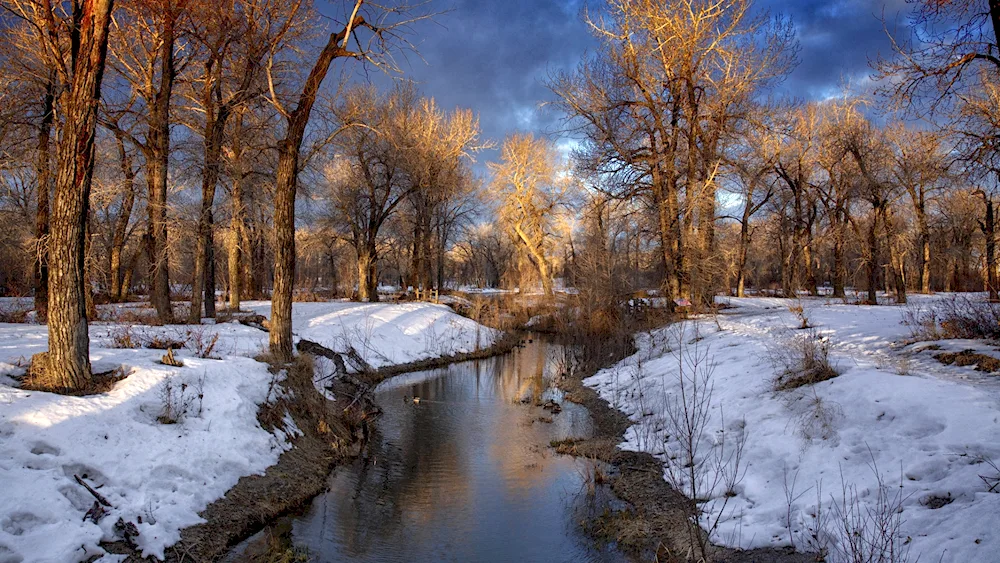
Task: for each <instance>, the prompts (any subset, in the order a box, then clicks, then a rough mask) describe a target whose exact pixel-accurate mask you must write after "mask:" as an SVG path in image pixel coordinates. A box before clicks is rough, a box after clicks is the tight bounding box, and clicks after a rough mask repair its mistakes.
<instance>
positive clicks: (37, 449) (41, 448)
mask: <svg viewBox="0 0 1000 563" xmlns="http://www.w3.org/2000/svg"><path fill="white" fill-rule="evenodd" d="M31 453H33V454H35V455H53V456H57V455H61V454H62V450H60V449H59V448H57V447H55V446H52V445H50V444H46V443H45V442H35V445H34V446H32V447H31Z"/></svg>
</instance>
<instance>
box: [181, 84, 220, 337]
mask: <svg viewBox="0 0 1000 563" xmlns="http://www.w3.org/2000/svg"><path fill="white" fill-rule="evenodd" d="M206 97H207V98H208V100H209V101H207V102H206V107H207V108H208V110H209V111H208V114H207V117H206V121H205V170H204V173H203V175H202V181H201V213H200V215H199V216H198V232H197V242H196V243H195V259H194V278H193V279H192V283H191V313H190V317H189V319H188V322H189V323H191V324H199V323H200V322H201V305H202V294H203V293H204V296H205V298H204V300H205V316H206V317H209V318H212V317H214V316H215V275H214V273H215V272H214V270H215V268H214V262H215V249H214V245H215V221H214V218H213V214H212V209H213V207H214V206H215V190H216V187H217V186H218V185H219V170H220V166H221V163H222V140H223V137H224V136H225V130H226V121H227V120H228V117H229V112H228V111H227V110H226V109H225V108H222V109H221V110H220V111H219V112H218V114H216V110H215V108H214V106H213V105H211V103H210V101H211V99H212V95H211V92H209V94H208V95H207V96H206ZM209 273H211V274H212V275H211V276H210V275H209Z"/></svg>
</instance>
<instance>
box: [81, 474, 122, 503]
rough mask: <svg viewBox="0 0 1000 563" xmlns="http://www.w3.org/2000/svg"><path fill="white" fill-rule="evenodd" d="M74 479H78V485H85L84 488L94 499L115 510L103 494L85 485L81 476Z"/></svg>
mask: <svg viewBox="0 0 1000 563" xmlns="http://www.w3.org/2000/svg"><path fill="white" fill-rule="evenodd" d="M73 478H74V479H76V482H77V483H80V484H81V485H83V487H84V488H85V489H87V491H89V492H90V494H92V495H94V498H96V499H97V502H99V503H101V504H103V505H104V506H107V507H108V508H114V507H112V506H111V503H110V502H108V499H106V498H104V497H103V496H101V493H99V492H97V491H95V490H94V488H93V487H91V486H90V485H88V484H87V483H85V482H84V480H83V479H81V478H80V476H79V475H73Z"/></svg>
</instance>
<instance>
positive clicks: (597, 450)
mask: <svg viewBox="0 0 1000 563" xmlns="http://www.w3.org/2000/svg"><path fill="white" fill-rule="evenodd" d="M613 363H614V362H613V361H610V360H608V361H607V362H605V364H606V365H613ZM596 372H597V368H591V369H588V370H584V371H581V372H579V373H575V374H572V375H567V376H565V377H563V378H562V379H561V380H560V382H559V386H560V388H562V389H563V391H564V392H565V393H566V396H565V397H566V399H567V400H569V401H573V402H575V403H577V404H580V405H583V406H585V407H586V408H587V409H588V410H589V411H590V414H591V417H592V418H593V421H594V435H593V437H592V438H590V439H587V440H567V441H563V442H560V443H556V444H553V445H554V446H555V448H556V451H557V452H559V453H563V454H569V455H575V456H583V457H588V458H592V459H597V460H600V461H603V462H605V463H608V464H609V465H611V467H612V469H613V471H611V476H610V484H611V490H612V492H613V493H614V494H615V496H616V497H618V498H619V499H621V500H623V501H625V502H627V503H628V504H629V505H630V507H629V508H628V509H626V510H620V511H605V513H604V514H602V515H600V516H599V517H597V518H596V519H593V520H592V521H590V522H588V523H586V526H587V529H588V532H589V533H591V534H593V535H594V536H595V537H597V538H598V539H602V540H611V541H616V542H617V543H618V545H619V546H621V547H622V548H623V549H624V550H626V551H627V552H629V553H630V554H631V555H633V556H634V557H635V558H636V559H638V560H640V561H657V562H665V561H677V562H683V561H688V560H690V557H691V555H692V554H693V553H697V552H698V549H697V547H696V543H697V536H694V535H693V534H694V533H696V532H695V531H694V529H693V527H692V526H690V525H689V522H691V518H692V515H693V514H694V509H695V506H694V503H693V502H692V501H691V500H690V499H688V498H687V497H685V496H684V495H682V494H681V493H679V492H678V491H676V490H674V489H673V488H672V487H671V486H670V485H669V484H668V483H667V481H666V480H665V479H664V478H663V475H664V467H663V463H662V462H661V461H659V460H658V459H656V458H655V457H653V456H652V455H650V454H648V453H645V452H632V451H623V450H620V449H618V447H617V445H618V444H619V443H621V442H622V441H623V436H624V434H625V431H626V430H627V429H628V427H629V426H631V424H632V423H631V421H630V420H629V419H628V417H627V416H626V415H625V414H624V413H622V412H621V411H619V410H617V409H614V408H613V407H612V406H611V405H610V404H609V403H608V402H607V401H605V400H604V399H602V398H601V397H600V396H599V395H598V393H597V392H596V391H595V390H593V389H591V388H589V387H587V386H585V385H584V384H583V380H584V379H586V378H587V377H589V376H591V375H593V374H594V373H596ZM697 532H698V533H703V532H701V530H700V529H699V530H697ZM712 550H713V552H712V554H711V555H710V560H711V561H713V562H718V563H723V562H724V563H771V562H773V563H806V562H810V561H816V555H815V554H806V553H795V552H794V551H790V550H781V549H758V550H752V551H741V550H734V549H729V548H722V547H713V548H712Z"/></svg>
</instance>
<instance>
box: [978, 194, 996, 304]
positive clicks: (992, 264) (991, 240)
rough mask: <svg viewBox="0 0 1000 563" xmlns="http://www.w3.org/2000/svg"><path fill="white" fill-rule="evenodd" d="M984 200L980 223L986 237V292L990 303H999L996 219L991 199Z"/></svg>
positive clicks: (986, 197) (984, 197)
mask: <svg viewBox="0 0 1000 563" xmlns="http://www.w3.org/2000/svg"><path fill="white" fill-rule="evenodd" d="M983 199H985V200H986V221H985V222H981V223H980V228H981V229H982V231H983V235H984V236H985V237H986V290H987V291H988V292H989V299H990V302H991V303H995V302H997V301H1000V294H998V292H997V289H998V288H997V256H996V248H997V241H996V218H995V216H994V211H993V198H991V197H988V196H985V195H984V196H983Z"/></svg>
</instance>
